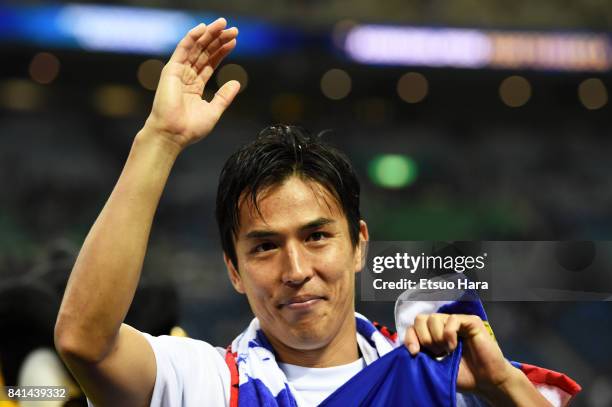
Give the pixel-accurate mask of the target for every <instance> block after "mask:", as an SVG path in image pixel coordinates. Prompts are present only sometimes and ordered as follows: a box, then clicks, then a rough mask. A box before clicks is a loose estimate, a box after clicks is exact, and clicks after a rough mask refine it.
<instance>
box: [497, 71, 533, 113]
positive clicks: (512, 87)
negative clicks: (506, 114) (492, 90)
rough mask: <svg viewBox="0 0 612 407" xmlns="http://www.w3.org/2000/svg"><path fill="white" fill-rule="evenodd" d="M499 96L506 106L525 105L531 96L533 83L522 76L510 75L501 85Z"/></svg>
mask: <svg viewBox="0 0 612 407" xmlns="http://www.w3.org/2000/svg"><path fill="white" fill-rule="evenodd" d="M499 97H500V98H501V100H502V102H504V104H505V105H506V106H509V107H520V106H523V105H524V104H525V103H527V102H528V101H529V99H530V98H531V84H530V83H529V81H528V80H527V79H525V78H523V77H522V76H518V75H514V76H510V77H508V78H506V79H504V80H503V81H502V83H501V84H500V85H499Z"/></svg>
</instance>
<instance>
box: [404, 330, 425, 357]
mask: <svg viewBox="0 0 612 407" xmlns="http://www.w3.org/2000/svg"><path fill="white" fill-rule="evenodd" d="M404 343H405V344H406V347H407V348H408V352H410V354H411V355H412V356H414V355H416V354H417V353H419V351H420V350H421V346H420V345H419V338H418V337H417V334H416V331H415V330H414V326H411V327H410V328H408V329H407V330H406V336H405V337H404Z"/></svg>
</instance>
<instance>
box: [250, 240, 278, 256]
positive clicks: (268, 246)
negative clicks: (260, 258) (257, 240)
mask: <svg viewBox="0 0 612 407" xmlns="http://www.w3.org/2000/svg"><path fill="white" fill-rule="evenodd" d="M275 248H276V245H275V244H274V243H272V242H264V243H261V244H258V245H257V246H255V248H254V249H253V252H255V253H263V252H267V251H268V250H273V249H275Z"/></svg>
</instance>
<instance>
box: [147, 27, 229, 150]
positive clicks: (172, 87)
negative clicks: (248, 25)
mask: <svg viewBox="0 0 612 407" xmlns="http://www.w3.org/2000/svg"><path fill="white" fill-rule="evenodd" d="M226 24H227V22H226V21H225V19H224V18H219V19H217V20H215V21H214V22H213V23H211V24H209V25H205V24H199V25H198V26H197V27H195V28H193V29H192V30H191V31H189V32H188V33H187V35H186V36H185V37H184V38H183V39H182V40H181V41H180V42H179V44H178V45H177V47H176V49H175V50H174V53H173V54H172V56H171V57H170V60H169V61H168V63H167V64H166V66H164V69H163V70H162V73H161V77H160V79H159V84H158V87H157V91H156V93H155V100H154V102H153V109H152V110H151V114H150V115H149V118H148V119H147V122H146V124H145V128H147V129H148V130H150V131H151V132H153V133H156V134H159V135H161V136H162V137H164V138H166V139H168V140H169V141H171V142H172V143H174V144H176V145H177V146H178V147H179V149H183V148H184V147H186V146H187V145H189V144H192V143H195V142H197V141H198V140H200V139H202V138H204V137H206V136H207V135H208V133H210V131H211V130H212V129H213V127H214V126H215V124H216V123H217V121H218V120H219V118H220V117H221V114H222V113H223V112H224V111H225V109H226V108H227V107H228V106H229V105H230V103H231V102H232V100H233V99H234V97H235V96H236V94H237V93H238V91H239V90H240V84H239V83H238V82H237V81H229V82H227V83H225V84H224V85H223V86H222V87H221V88H220V89H219V90H218V91H217V93H216V94H215V96H214V98H213V99H212V100H211V101H210V102H207V101H205V100H203V99H202V94H203V92H204V87H205V86H206V83H207V82H208V80H209V79H210V77H211V76H212V74H213V72H214V70H215V69H216V67H217V66H218V65H219V63H220V62H221V61H222V60H223V58H225V57H226V56H227V55H228V54H229V53H230V52H231V51H232V50H233V49H234V47H235V46H236V37H237V35H238V29H236V28H235V27H232V28H228V29H226V28H225V27H226Z"/></svg>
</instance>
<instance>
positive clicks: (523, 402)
mask: <svg viewBox="0 0 612 407" xmlns="http://www.w3.org/2000/svg"><path fill="white" fill-rule="evenodd" d="M481 395H482V396H483V397H485V398H486V399H487V400H488V401H489V403H490V404H491V405H493V406H502V407H505V406H508V407H510V406H512V407H540V406H541V407H550V406H551V404H550V403H549V402H548V400H546V398H545V397H544V396H543V395H542V394H541V393H540V392H539V391H538V390H537V389H536V388H535V386H534V385H533V383H531V382H530V381H529V379H528V378H527V376H525V375H524V374H523V373H522V372H521V371H520V370H518V369H514V372H513V375H512V378H510V379H509V380H507V381H506V382H504V383H502V384H500V385H499V386H496V387H495V388H491V389H487V390H485V391H483V392H482V393H481Z"/></svg>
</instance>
